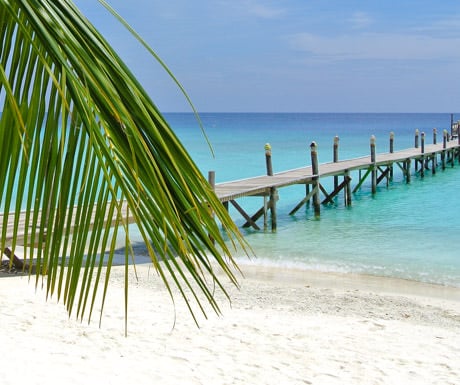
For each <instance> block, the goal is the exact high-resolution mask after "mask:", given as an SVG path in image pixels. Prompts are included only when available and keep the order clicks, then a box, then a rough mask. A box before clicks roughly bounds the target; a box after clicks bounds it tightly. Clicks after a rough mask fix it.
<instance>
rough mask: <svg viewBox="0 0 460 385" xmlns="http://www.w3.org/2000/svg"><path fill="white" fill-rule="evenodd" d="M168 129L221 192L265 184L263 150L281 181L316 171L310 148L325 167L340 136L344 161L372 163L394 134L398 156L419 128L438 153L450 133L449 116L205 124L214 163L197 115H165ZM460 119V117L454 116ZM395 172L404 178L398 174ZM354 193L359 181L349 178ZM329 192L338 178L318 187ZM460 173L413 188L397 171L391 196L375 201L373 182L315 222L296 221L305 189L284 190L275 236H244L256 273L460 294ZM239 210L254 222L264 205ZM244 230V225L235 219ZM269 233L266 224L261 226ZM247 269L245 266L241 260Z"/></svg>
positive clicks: (231, 117)
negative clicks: (427, 286) (266, 269)
mask: <svg viewBox="0 0 460 385" xmlns="http://www.w3.org/2000/svg"><path fill="white" fill-rule="evenodd" d="M166 117H167V119H168V121H169V123H170V124H171V126H172V127H173V128H174V130H175V131H176V133H177V134H178V136H179V138H180V139H181V140H182V141H183V143H184V145H185V146H186V148H187V149H188V150H189V152H190V154H191V155H192V157H193V158H194V160H195V161H196V163H197V164H198V166H199V167H200V169H201V170H202V172H203V174H204V175H207V173H208V171H209V170H214V171H215V172H216V181H217V183H218V182H222V181H227V180H233V179H241V178H246V177H251V176H257V175H264V174H265V173H266V170H265V152H264V144H265V143H267V142H268V143H270V144H271V146H272V159H273V168H274V171H275V172H277V171H282V170H285V169H292V168H297V167H302V166H304V165H308V164H310V152H309V144H310V143H311V141H313V140H314V141H316V142H317V144H318V149H319V150H318V151H319V158H320V162H329V161H331V160H332V145H333V138H334V136H336V135H338V136H339V138H340V148H339V158H340V159H345V158H350V157H357V156H365V155H368V154H369V151H370V150H369V139H370V136H371V135H375V136H376V138H377V152H388V151H389V134H390V132H391V131H393V132H394V133H395V150H398V149H403V148H408V147H411V146H413V145H414V132H415V129H416V128H418V129H419V130H420V132H422V131H423V132H425V133H426V143H427V144H430V143H432V137H433V134H432V132H433V128H437V129H438V141H442V130H443V129H448V128H449V127H450V114H326V113H324V114H313V113H311V114H310V113H307V114H265V113H264V114H245V113H244V114H243V113H242V114H226V113H222V114H214V113H209V114H206V113H205V114H202V115H201V118H202V120H203V123H204V126H205V129H206V132H207V134H208V137H209V139H210V140H211V142H212V144H213V147H214V151H215V154H216V155H215V158H213V157H212V155H211V153H210V150H209V148H208V146H207V144H206V142H205V140H204V138H203V136H202V135H201V132H200V130H199V128H198V125H197V123H196V121H195V119H194V117H193V115H192V114H167V115H166ZM455 118H456V119H457V116H456V115H455ZM396 169H397V168H396ZM352 177H353V182H352V186H354V184H356V182H357V180H358V174H357V173H355V174H352ZM321 182H322V183H323V184H324V185H325V186H327V188H328V189H330V186H331V184H332V183H333V181H332V178H329V179H324V180H322V181H321ZM458 191H460V165H456V167H454V168H450V167H449V168H448V169H447V170H445V171H440V170H439V171H438V172H437V174H436V175H434V176H432V175H431V173H427V175H426V176H425V178H424V179H421V178H419V177H415V176H414V177H413V179H412V183H410V184H406V183H405V182H404V181H403V180H402V176H401V174H400V173H398V172H397V171H396V174H395V178H394V181H393V182H392V183H391V184H390V186H389V187H388V188H387V187H386V186H385V185H384V184H381V185H379V188H378V192H377V194H376V195H374V196H372V194H371V193H370V186H369V182H368V181H366V182H365V184H364V185H363V187H362V189H361V190H360V191H359V192H357V193H356V194H354V196H353V204H352V206H351V207H344V205H343V198H342V197H341V196H339V197H338V199H337V200H336V202H335V205H334V206H328V207H323V208H322V213H321V218H320V219H319V220H316V219H314V216H313V212H312V209H311V208H308V207H305V208H302V209H301V210H299V211H298V212H297V213H296V214H295V215H294V216H290V215H289V212H290V210H291V209H292V208H294V207H295V205H296V204H297V203H298V202H299V201H300V200H301V199H302V198H303V197H304V195H305V187H304V186H303V185H299V186H292V187H288V188H283V189H280V191H279V195H280V200H279V201H278V206H277V208H278V229H277V232H276V233H272V232H271V231H266V232H264V231H255V230H251V229H248V230H246V229H242V231H243V232H244V234H245V236H246V237H247V239H248V241H249V243H250V244H251V246H252V247H253V249H254V251H255V253H256V255H257V258H256V259H254V260H252V261H251V263H257V264H270V265H282V266H288V267H297V268H306V269H319V270H322V271H339V272H356V273H368V274H374V275H380V276H393V277H400V278H405V279H413V280H419V281H425V282H432V283H439V284H445V285H452V286H458V287H460V257H459V252H458V250H457V247H458V239H459V237H460V208H459V203H458V201H459V199H458V198H459V193H458ZM238 202H239V203H240V204H241V205H242V206H243V207H244V208H245V209H247V211H248V212H250V213H253V212H255V211H256V210H257V209H258V208H260V207H261V205H262V204H263V200H262V198H260V197H259V198H256V197H248V198H242V199H240V200H238ZM231 214H232V216H233V217H234V219H235V221H236V222H237V223H238V224H240V225H241V224H242V223H243V222H244V220H243V219H242V218H241V217H240V215H239V214H238V213H237V212H236V211H234V210H232V211H231ZM259 224H260V225H262V223H259ZM241 258H242V261H243V262H244V261H245V258H243V257H241Z"/></svg>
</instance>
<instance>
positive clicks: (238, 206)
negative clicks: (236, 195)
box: [230, 199, 260, 230]
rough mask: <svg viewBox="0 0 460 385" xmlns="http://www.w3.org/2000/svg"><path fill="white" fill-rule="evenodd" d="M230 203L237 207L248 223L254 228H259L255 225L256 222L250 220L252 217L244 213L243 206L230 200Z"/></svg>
mask: <svg viewBox="0 0 460 385" xmlns="http://www.w3.org/2000/svg"><path fill="white" fill-rule="evenodd" d="M230 203H231V204H232V205H233V207H235V208H236V209H237V211H238V212H239V213H240V214H241V215H242V216H243V218H244V219H246V221H247V222H249V224H250V225H251V226H252V227H254V228H255V229H256V230H260V227H259V226H257V223H256V222H254V221H253V220H252V218H251V217H250V216H249V215H248V214H247V213H246V211H244V210H243V208H242V207H241V206H240V205H239V204H238V203H237V202H236V201H235V200H233V199H232V200H231V201H230Z"/></svg>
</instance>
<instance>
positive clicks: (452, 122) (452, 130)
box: [450, 114, 454, 136]
mask: <svg viewBox="0 0 460 385" xmlns="http://www.w3.org/2000/svg"><path fill="white" fill-rule="evenodd" d="M453 134H454V114H450V136H452V135H453Z"/></svg>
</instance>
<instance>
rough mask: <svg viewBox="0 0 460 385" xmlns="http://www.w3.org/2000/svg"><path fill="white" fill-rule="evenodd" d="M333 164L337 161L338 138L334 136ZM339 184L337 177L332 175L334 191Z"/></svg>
mask: <svg viewBox="0 0 460 385" xmlns="http://www.w3.org/2000/svg"><path fill="white" fill-rule="evenodd" d="M332 159H333V162H334V163H337V162H338V161H339V137H338V136H337V135H336V136H335V137H334V146H333V158H332ZM338 184H339V176H338V175H334V189H337V186H338Z"/></svg>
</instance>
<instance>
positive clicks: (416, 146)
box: [414, 128, 419, 172]
mask: <svg viewBox="0 0 460 385" xmlns="http://www.w3.org/2000/svg"><path fill="white" fill-rule="evenodd" d="M418 142H419V130H418V128H417V129H416V130H415V148H418V147H419V146H418ZM414 167H415V171H416V172H417V170H418V161H417V159H415V166H414Z"/></svg>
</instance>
